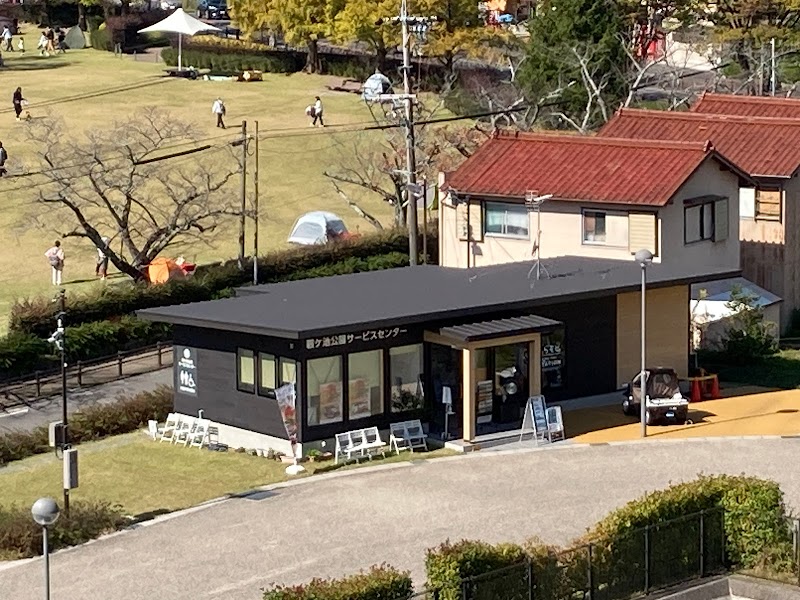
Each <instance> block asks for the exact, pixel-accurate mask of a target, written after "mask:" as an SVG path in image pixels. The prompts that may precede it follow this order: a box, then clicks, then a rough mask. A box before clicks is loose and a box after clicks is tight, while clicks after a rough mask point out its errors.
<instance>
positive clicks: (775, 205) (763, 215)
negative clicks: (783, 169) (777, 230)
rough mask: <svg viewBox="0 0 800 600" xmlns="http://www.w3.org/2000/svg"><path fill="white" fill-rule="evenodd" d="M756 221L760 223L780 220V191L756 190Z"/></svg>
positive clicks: (776, 188) (771, 189)
mask: <svg viewBox="0 0 800 600" xmlns="http://www.w3.org/2000/svg"><path fill="white" fill-rule="evenodd" d="M756 219H759V220H762V221H780V220H781V189H780V188H779V187H774V188H769V187H767V188H764V187H761V188H758V189H757V190H756Z"/></svg>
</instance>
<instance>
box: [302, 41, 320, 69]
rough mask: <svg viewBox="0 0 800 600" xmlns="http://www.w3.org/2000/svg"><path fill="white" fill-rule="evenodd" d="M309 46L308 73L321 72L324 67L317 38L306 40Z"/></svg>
mask: <svg viewBox="0 0 800 600" xmlns="http://www.w3.org/2000/svg"><path fill="white" fill-rule="evenodd" d="M306 45H307V47H308V55H307V56H306V68H305V69H304V70H305V72H306V73H319V72H320V71H321V70H322V67H321V65H320V62H319V48H318V47H317V40H315V39H309V40H308V41H307V42H306Z"/></svg>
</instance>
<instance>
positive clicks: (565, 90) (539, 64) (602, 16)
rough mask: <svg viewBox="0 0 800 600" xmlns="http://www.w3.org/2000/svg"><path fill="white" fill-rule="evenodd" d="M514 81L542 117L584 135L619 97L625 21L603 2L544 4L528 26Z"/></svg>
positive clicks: (561, 0) (624, 66) (578, 0)
mask: <svg viewBox="0 0 800 600" xmlns="http://www.w3.org/2000/svg"><path fill="white" fill-rule="evenodd" d="M529 29H530V34H531V37H530V42H529V43H528V48H527V58H526V60H525V61H524V62H523V63H522V65H521V67H520V71H519V82H520V84H521V86H522V89H523V90H524V92H525V94H526V95H527V97H528V99H529V100H530V101H531V102H540V101H542V99H545V98H546V99H547V100H546V101H545V102H544V105H545V108H544V109H543V111H542V117H543V118H545V119H547V120H548V121H550V124H551V125H553V126H557V127H567V126H570V127H574V128H577V129H578V130H580V131H582V132H585V131H586V130H588V129H591V128H593V127H596V126H598V125H601V124H602V123H603V122H604V120H605V119H606V118H608V117H609V116H610V115H611V114H612V113H613V111H614V110H616V108H617V106H618V104H619V101H620V99H621V98H623V97H624V95H625V92H626V90H625V81H626V73H627V70H628V60H629V59H628V57H627V55H626V53H625V50H624V48H623V45H622V44H623V43H624V42H623V37H622V34H623V33H624V30H625V21H624V18H623V17H622V15H621V13H620V8H619V5H618V4H617V3H616V2H613V1H609V0H544V1H543V2H541V3H540V4H539V5H538V7H537V10H536V15H535V16H534V17H532V19H531V21H530V26H529Z"/></svg>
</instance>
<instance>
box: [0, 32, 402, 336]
mask: <svg viewBox="0 0 800 600" xmlns="http://www.w3.org/2000/svg"><path fill="white" fill-rule="evenodd" d="M23 30H24V31H25V34H26V35H25V43H26V48H27V49H28V51H27V52H26V53H25V56H24V57H22V56H20V55H19V52H5V53H3V59H4V60H5V63H6V68H5V69H4V75H3V77H4V80H5V81H6V84H7V85H6V88H5V90H6V91H5V93H6V94H7V96H6V97H5V101H4V102H0V140H2V142H3V144H4V146H5V147H6V149H7V151H8V154H9V161H8V167H9V171H10V172H11V173H12V174H13V173H14V172H19V171H20V170H21V168H22V166H23V165H24V164H26V163H28V162H30V161H31V159H32V158H33V155H32V150H33V149H32V148H29V147H26V142H25V128H26V125H25V124H24V123H17V122H16V121H15V119H14V113H13V109H12V103H11V95H12V92H13V90H14V88H16V86H21V87H22V89H23V94H24V96H25V98H27V99H28V100H29V102H30V106H29V107H28V108H29V110H30V112H31V115H32V116H33V117H34V118H37V117H42V116H44V115H46V114H53V115H58V116H60V117H62V118H63V119H64V120H65V122H66V124H67V131H68V132H69V134H70V135H75V136H76V138H77V137H78V136H81V135H82V134H83V133H84V132H86V131H88V130H98V129H99V130H102V129H104V128H106V127H107V126H108V125H109V124H110V123H111V122H113V121H114V120H122V119H124V118H126V117H128V116H129V115H131V114H132V113H135V112H136V110H137V109H141V108H143V107H146V106H153V105H157V106H160V107H162V108H164V109H166V110H169V111H171V112H173V113H174V114H176V115H178V116H180V117H181V118H183V119H185V120H187V121H188V122H190V123H192V124H194V125H195V126H196V128H197V133H198V136H200V137H202V138H211V137H215V138H218V136H220V135H227V136H229V137H230V139H233V138H234V137H235V135H236V132H237V131H238V130H239V129H238V126H239V125H240V124H241V122H242V121H243V120H247V122H248V127H249V128H250V130H251V131H252V128H253V122H254V121H255V120H258V121H259V127H260V132H261V133H262V134H265V133H266V134H269V133H270V132H273V134H276V135H277V133H276V132H277V130H284V132H283V133H281V134H280V135H281V136H282V137H280V138H273V139H263V140H262V141H261V147H260V178H259V184H260V198H261V201H260V206H261V218H260V220H259V227H260V235H259V238H260V247H261V250H262V252H263V251H265V250H269V249H276V248H279V247H282V246H284V245H285V240H286V237H287V236H288V234H289V231H290V229H291V226H292V224H293V223H294V221H295V219H296V218H297V217H298V216H299V215H300V214H302V213H304V212H306V211H310V210H319V209H327V210H331V211H333V212H336V213H338V214H339V215H340V216H342V217H343V218H344V219H345V222H346V223H347V225H348V227H349V228H350V229H351V230H353V231H355V230H358V229H360V230H361V231H362V232H367V231H370V230H372V226H371V225H369V224H368V223H367V222H366V221H365V220H363V219H362V218H361V217H359V216H358V215H356V214H355V213H354V212H353V211H352V210H351V209H350V208H349V207H348V206H347V205H346V204H345V203H344V201H343V200H341V199H340V198H339V196H338V195H337V194H336V193H335V192H334V190H333V188H332V187H331V185H330V184H329V183H328V182H327V181H326V178H325V177H324V175H323V171H324V170H326V169H331V168H335V167H336V165H337V164H340V163H341V162H343V161H345V162H346V160H347V158H346V157H347V154H348V150H349V148H350V147H351V144H352V143H353V142H354V141H355V140H356V139H357V136H366V139H367V142H366V143H368V144H371V143H375V144H379V143H381V141H382V140H383V139H384V137H383V135H384V134H383V133H381V132H373V133H364V132H360V133H352V132H351V133H347V132H342V131H341V130H340V131H339V132H338V133H337V126H339V125H346V124H353V123H364V124H367V123H368V122H370V121H371V118H370V114H369V111H368V109H367V107H366V106H365V105H364V103H363V101H362V100H361V99H360V97H359V96H357V95H355V94H344V93H338V92H331V91H329V90H327V89H326V88H325V85H326V84H329V83H331V82H332V81H336V80H337V79H338V78H331V77H323V76H316V75H306V74H299V73H298V74H293V75H288V76H287V75H270V74H266V75H265V76H264V79H265V81H264V82H263V83H237V82H231V81H223V82H217V81H189V80H183V79H167V78H162V77H161V75H162V69H163V67H164V65H163V64H160V63H159V64H155V63H151V62H143V61H135V60H133V58H132V57H122V58H115V57H114V56H113V54H112V53H108V52H101V51H96V50H92V49H87V50H80V51H68V52H67V54H64V55H57V56H53V57H49V58H44V57H39V56H38V53H37V51H36V42H37V39H38V34H37V31H36V29H35V28H34V27H32V26H24V27H23ZM143 83H152V84H153V85H150V86H148V87H142V88H139V89H136V90H131V91H122V92H115V93H114V92H112V93H108V92H110V91H111V90H113V89H114V88H119V87H121V86H131V85H137V84H143ZM92 93H94V94H93V95H92V97H88V98H85V99H75V98H74V97H75V96H77V95H84V94H92ZM218 95H219V96H221V97H222V98H223V99H224V100H225V104H226V106H227V109H228V114H227V116H226V123H227V124H228V125H229V128H228V130H226V131H225V132H223V131H221V130H219V129H217V128H216V127H215V120H214V117H213V115H212V114H211V104H212V102H213V100H214V98H216V97H217V96H218ZM315 95H319V96H321V97H322V100H323V102H324V103H325V119H326V124H328V125H329V127H327V128H326V129H311V128H309V127H308V119H307V117H306V116H305V114H304V109H305V107H306V106H307V105H308V104H311V103H312V101H313V98H314V96H315ZM286 130H288V131H286ZM219 139H222V140H224V139H225V138H224V137H223V138H218V139H217V140H215V141H214V142H212V143H218V142H219ZM195 156H196V160H204V158H203V157H204V153H200V154H197V155H195ZM209 156H210V157H211V158H210V159H209V160H213V154H209ZM250 160H251V161H253V160H254V159H252V158H251V159H250ZM164 164H165V166H167V163H166V162H165V163H164ZM253 166H254V162H251V164H250V166H249V169H250V174H251V175H250V182H249V184H248V186H249V185H250V184H251V183H252V172H253ZM30 183H33V182H32V181H31V180H30V179H27V178H17V179H14V178H9V179H6V180H3V181H0V198H2V203H0V247H2V249H3V251H2V252H0V332H2V331H4V329H5V327H6V322H5V321H6V319H5V315H6V314H7V312H8V307H9V306H10V304H11V302H12V301H13V300H14V298H16V297H23V296H28V295H37V294H43V293H50V292H51V291H52V290H51V287H50V285H49V277H50V273H49V271H50V269H49V265H48V264H47V261H46V260H45V258H44V256H43V254H44V251H45V250H46V249H47V248H48V247H49V246H50V245H51V244H52V241H53V240H54V239H55V238H56V237H57V234H58V233H63V232H64V231H66V230H68V229H71V225H70V226H67V225H66V224H65V225H64V227H63V231H56V230H55V229H41V228H38V227H36V226H34V225H32V224H31V221H30V218H29V215H28V212H29V211H30V210H31V206H32V205H31V201H32V200H34V199H35V198H36V193H37V190H36V189H31V188H26V187H25V186H26V185H27V184H30ZM238 185H239V183H238V179H237V181H235V182H234V184H233V187H232V188H231V193H235V194H237V195H238V193H239V192H238V190H239V188H238ZM354 197H355V198H357V199H358V200H359V202H361V205H362V207H363V208H364V209H365V210H366V211H368V212H370V213H372V214H373V215H375V216H376V217H377V218H379V219H380V220H381V221H382V222H383V223H385V224H388V223H390V222H391V219H392V208H391V207H390V206H389V205H388V204H386V203H384V202H383V201H382V200H380V199H378V198H377V197H374V196H373V197H369V196H364V195H359V194H354ZM34 210H36V208H35V205H34ZM112 233H113V232H112ZM247 239H248V242H247V247H248V250H250V249H251V248H252V241H251V240H252V229H250V225H249V224H248V233H247ZM64 248H65V252H66V256H67V261H66V266H65V271H64V275H65V283H66V284H67V285H66V289H67V292H68V293H69V292H70V291H73V290H79V289H86V288H88V287H91V286H95V285H101V284H100V283H99V282H96V281H95V280H94V256H95V250H94V248H93V247H92V246H91V244H90V243H89V242H86V241H82V240H78V239H74V238H70V239H67V240H66V241H65V242H64ZM236 252H237V242H236V225H235V224H233V223H232V224H231V226H230V227H227V228H225V229H223V230H218V231H217V232H215V233H214V238H213V239H206V240H204V241H203V242H201V241H199V240H193V241H191V242H190V243H187V244H184V245H183V246H181V247H176V248H174V249H172V250H168V251H167V255H169V254H170V253H171V254H172V255H174V256H177V255H178V254H183V255H184V256H185V257H186V258H187V260H189V261H197V262H208V261H214V260H219V259H223V258H230V257H232V256H234V255H235V254H236ZM119 281H120V279H118V278H117V279H113V278H112V279H110V280H109V281H108V284H109V285H113V284H114V283H115V282H119Z"/></svg>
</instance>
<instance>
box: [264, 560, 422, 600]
mask: <svg viewBox="0 0 800 600" xmlns="http://www.w3.org/2000/svg"><path fill="white" fill-rule="evenodd" d="M413 591H414V590H413V584H412V582H411V576H410V575H409V573H408V571H398V570H397V569H394V568H392V567H390V566H388V565H380V566H373V567H371V568H370V569H369V571H367V572H361V573H359V574H358V575H353V576H351V577H346V578H344V579H331V580H322V579H314V580H312V581H311V582H310V583H308V584H306V585H296V586H291V587H287V586H278V587H275V588H273V589H271V590H265V591H264V600H399V599H400V598H408V597H409V596H410V595H411V594H412V593H413Z"/></svg>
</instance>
